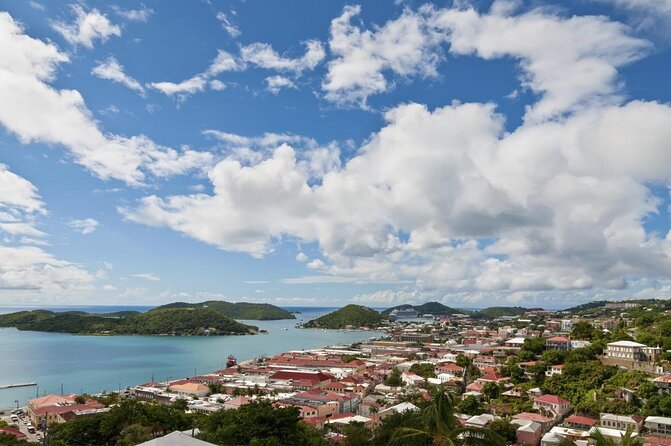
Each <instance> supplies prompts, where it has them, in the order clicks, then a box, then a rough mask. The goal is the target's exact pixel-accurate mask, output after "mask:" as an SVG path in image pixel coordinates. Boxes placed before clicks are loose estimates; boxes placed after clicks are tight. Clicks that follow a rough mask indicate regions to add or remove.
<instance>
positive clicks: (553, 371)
mask: <svg viewBox="0 0 671 446" xmlns="http://www.w3.org/2000/svg"><path fill="white" fill-rule="evenodd" d="M563 370H564V364H557V365H551V366H549V367H548V368H547V370H546V371H545V376H553V375H561V374H562V371H563Z"/></svg>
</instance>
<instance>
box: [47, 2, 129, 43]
mask: <svg viewBox="0 0 671 446" xmlns="http://www.w3.org/2000/svg"><path fill="white" fill-rule="evenodd" d="M70 8H71V9H72V11H73V13H74V15H75V19H74V22H72V23H65V22H54V23H52V24H51V27H52V28H53V29H54V30H55V31H57V32H58V33H59V34H60V35H61V36H63V38H64V39H65V40H67V41H68V42H69V43H71V44H72V45H83V46H85V47H86V48H93V41H94V40H100V41H102V42H105V41H107V39H109V38H110V37H111V36H117V37H119V36H121V28H119V26H118V25H115V24H113V23H112V22H110V21H109V19H108V18H107V17H106V16H105V15H104V14H102V13H101V12H100V11H98V10H97V9H92V10H90V11H87V10H85V9H84V7H83V6H82V5H79V4H74V5H70Z"/></svg>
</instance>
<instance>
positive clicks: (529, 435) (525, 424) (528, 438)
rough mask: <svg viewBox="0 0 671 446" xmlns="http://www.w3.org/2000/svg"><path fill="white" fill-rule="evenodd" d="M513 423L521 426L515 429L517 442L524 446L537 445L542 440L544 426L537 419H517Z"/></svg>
mask: <svg viewBox="0 0 671 446" xmlns="http://www.w3.org/2000/svg"><path fill="white" fill-rule="evenodd" d="M511 423H512V424H515V425H517V426H519V427H518V428H517V430H516V431H515V436H516V437H517V444H520V445H524V446H536V445H538V443H540V441H541V436H542V435H543V426H542V425H541V424H540V423H537V422H535V421H528V420H521V419H516V420H512V421H511Z"/></svg>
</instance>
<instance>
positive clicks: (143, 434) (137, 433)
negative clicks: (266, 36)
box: [116, 424, 153, 446]
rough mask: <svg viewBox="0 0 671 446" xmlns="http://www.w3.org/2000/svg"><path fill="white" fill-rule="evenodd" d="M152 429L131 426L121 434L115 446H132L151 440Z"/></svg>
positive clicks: (138, 425) (137, 425)
mask: <svg viewBox="0 0 671 446" xmlns="http://www.w3.org/2000/svg"><path fill="white" fill-rule="evenodd" d="M152 431H153V430H152V428H150V427H148V426H143V425H141V424H131V425H130V426H128V427H127V428H126V429H124V430H123V431H122V432H121V438H119V440H118V441H117V442H116V446H134V445H136V444H140V443H144V442H145V441H149V440H151V439H152Z"/></svg>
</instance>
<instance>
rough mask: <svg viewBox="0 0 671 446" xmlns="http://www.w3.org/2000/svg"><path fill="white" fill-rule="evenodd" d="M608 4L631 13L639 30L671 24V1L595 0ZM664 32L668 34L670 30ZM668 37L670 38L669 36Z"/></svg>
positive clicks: (665, 29)
mask: <svg viewBox="0 0 671 446" xmlns="http://www.w3.org/2000/svg"><path fill="white" fill-rule="evenodd" d="M595 1H598V2H601V3H607V4H610V5H613V6H615V7H616V8H621V9H624V10H626V11H628V12H630V13H631V17H632V19H633V22H634V23H635V24H636V26H638V27H639V28H651V27H653V26H657V25H662V26H668V25H669V24H671V0H595ZM663 31H664V32H665V33H668V29H667V28H664V29H663ZM667 37H668V36H667Z"/></svg>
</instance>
